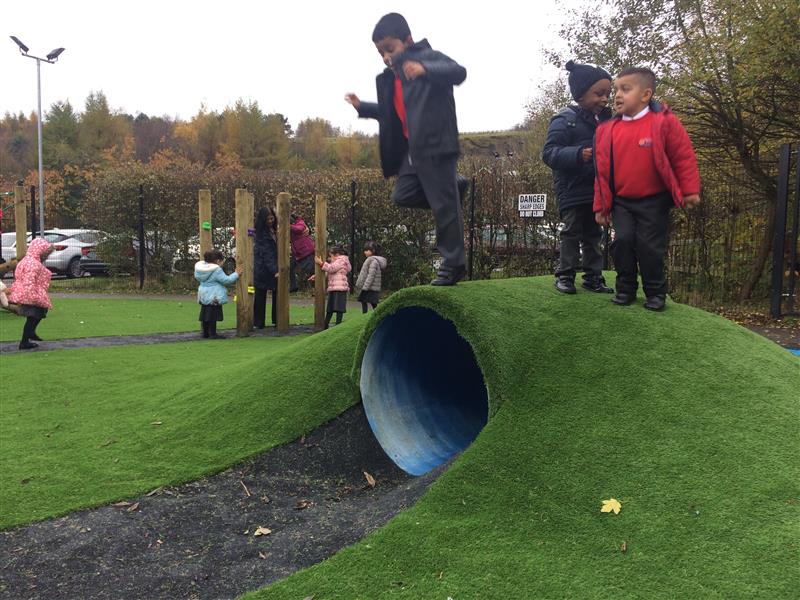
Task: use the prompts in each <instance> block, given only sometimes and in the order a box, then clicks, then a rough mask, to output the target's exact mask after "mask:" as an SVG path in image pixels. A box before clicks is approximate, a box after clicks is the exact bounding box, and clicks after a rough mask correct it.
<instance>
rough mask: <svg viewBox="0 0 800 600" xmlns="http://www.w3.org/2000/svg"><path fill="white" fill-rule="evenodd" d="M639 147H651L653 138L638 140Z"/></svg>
mask: <svg viewBox="0 0 800 600" xmlns="http://www.w3.org/2000/svg"><path fill="white" fill-rule="evenodd" d="M639 147H640V148H652V147H653V138H642V139H640V140H639Z"/></svg>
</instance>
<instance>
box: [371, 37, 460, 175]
mask: <svg viewBox="0 0 800 600" xmlns="http://www.w3.org/2000/svg"><path fill="white" fill-rule="evenodd" d="M406 60H415V61H418V62H420V63H422V66H424V67H425V70H426V71H427V74H426V75H423V76H422V77H417V78H416V79H414V80H408V79H406V78H405V75H403V62H405V61H406ZM395 62H396V63H397V64H396V66H397V71H398V73H399V77H400V78H401V80H402V82H403V102H404V103H405V107H406V120H407V122H408V140H406V137H405V136H404V135H403V125H402V123H401V122H400V117H398V116H397V111H395V109H394V79H395V73H394V71H393V70H392V69H386V70H384V71H383V73H381V74H380V75H378V76H377V77H376V79H375V84H376V86H377V90H378V102H377V103H375V102H361V105H360V106H359V109H358V116H359V117H362V118H371V119H377V120H378V125H379V139H380V155H381V167H382V168H383V174H384V176H385V177H391V176H392V175H396V174H397V172H398V171H399V170H400V165H401V164H402V162H403V157H404V156H405V154H406V152H408V153H409V154H411V156H412V158H427V157H431V156H436V155H445V154H458V152H459V145H458V123H457V121H456V102H455V99H454V98H453V86H454V85H459V84H460V83H462V82H463V81H464V80H465V79H466V78H467V70H466V69H465V68H464V67H462V66H461V65H459V64H458V63H457V62H455V61H454V60H453V59H451V58H449V57H448V56H445V55H444V54H442V53H441V52H437V51H436V50H433V49H432V48H431V46H430V44H429V43H428V40H421V41H419V42H417V43H416V44H414V45H412V46H409V47H408V48H407V49H406V50H405V52H403V53H402V54H401V55H400V56H399V57H398V58H397V59H396V61H395Z"/></svg>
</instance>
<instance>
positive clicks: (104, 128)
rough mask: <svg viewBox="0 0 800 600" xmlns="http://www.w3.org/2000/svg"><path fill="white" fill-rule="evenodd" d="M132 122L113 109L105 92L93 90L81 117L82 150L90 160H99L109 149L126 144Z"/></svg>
mask: <svg viewBox="0 0 800 600" xmlns="http://www.w3.org/2000/svg"><path fill="white" fill-rule="evenodd" d="M129 134H130V124H129V122H128V121H127V120H126V118H125V117H124V116H123V115H120V114H118V113H114V112H112V111H111V109H110V108H109V105H108V99H107V98H106V96H105V94H104V93H103V92H92V93H90V94H89V96H88V97H87V98H86V105H85V108H84V111H83V114H82V115H81V118H80V129H79V134H78V139H79V144H80V148H81V151H82V152H83V153H84V155H85V156H86V160H87V161H88V162H99V161H101V160H102V158H103V156H108V151H109V150H112V151H113V149H115V148H119V149H122V148H124V146H125V137H126V136H127V135H129Z"/></svg>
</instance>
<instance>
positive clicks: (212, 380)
mask: <svg viewBox="0 0 800 600" xmlns="http://www.w3.org/2000/svg"><path fill="white" fill-rule="evenodd" d="M364 323H365V319H364V318H363V317H362V316H361V315H355V314H353V315H348V318H347V319H346V320H345V321H344V323H343V324H342V325H340V326H337V327H336V328H334V329H331V330H329V331H326V332H324V333H321V334H318V335H314V336H309V337H286V338H265V337H254V338H245V339H228V340H223V341H218V340H210V341H195V342H190V343H176V344H158V345H151V346H130V347H114V348H86V349H77V350H71V351H69V352H63V351H62V352H53V353H47V352H39V353H36V354H30V355H26V354H14V355H9V356H3V357H2V359H0V360H1V361H2V372H3V383H4V386H3V394H2V397H0V450H1V451H0V529H2V528H8V527H11V526H15V525H20V524H23V523H29V522H31V521H36V520H41V519H45V518H49V517H53V516H57V515H60V514H64V513H66V512H69V511H72V510H76V509H79V508H86V507H91V506H97V505H101V504H106V503H110V502H113V501H116V500H119V499H122V498H128V497H132V496H136V495H139V494H142V493H145V492H148V491H150V490H152V489H154V488H156V487H159V486H164V485H174V484H178V483H183V482H186V481H191V480H194V479H198V478H199V477H202V476H204V475H207V474H210V473H214V472H217V471H221V470H223V469H225V468H227V467H229V466H231V465H233V464H234V463H236V462H238V461H240V460H242V459H244V458H247V457H249V456H252V455H254V454H257V453H260V452H263V451H265V450H267V449H269V448H271V447H274V446H276V445H278V444H282V443H286V442H289V441H291V440H293V439H296V438H298V437H300V435H302V434H303V433H305V432H307V431H309V430H311V429H314V428H316V427H318V426H319V425H321V424H322V423H324V422H325V421H328V420H330V419H332V418H334V417H335V416H337V415H339V414H340V413H341V412H343V411H344V410H345V409H346V408H348V407H349V406H351V405H352V404H354V403H356V402H357V401H358V393H357V389H356V388H355V386H353V385H352V384H351V381H350V378H349V377H348V372H349V369H350V366H351V362H352V356H353V353H354V351H355V346H356V343H357V341H358V334H359V332H360V331H361V328H362V327H363V324H364ZM12 377H13V379H12Z"/></svg>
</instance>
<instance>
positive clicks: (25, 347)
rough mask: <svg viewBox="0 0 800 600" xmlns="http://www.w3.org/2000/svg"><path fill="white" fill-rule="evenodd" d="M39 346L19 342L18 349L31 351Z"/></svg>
mask: <svg viewBox="0 0 800 600" xmlns="http://www.w3.org/2000/svg"><path fill="white" fill-rule="evenodd" d="M38 347H39V344H34V343H33V342H20V343H19V349H20V350H33V349H34V348H38Z"/></svg>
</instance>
